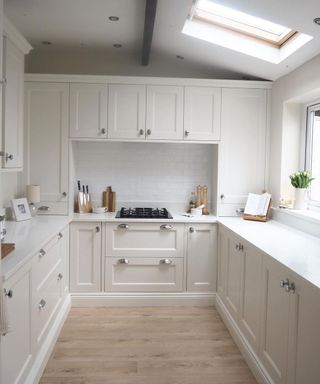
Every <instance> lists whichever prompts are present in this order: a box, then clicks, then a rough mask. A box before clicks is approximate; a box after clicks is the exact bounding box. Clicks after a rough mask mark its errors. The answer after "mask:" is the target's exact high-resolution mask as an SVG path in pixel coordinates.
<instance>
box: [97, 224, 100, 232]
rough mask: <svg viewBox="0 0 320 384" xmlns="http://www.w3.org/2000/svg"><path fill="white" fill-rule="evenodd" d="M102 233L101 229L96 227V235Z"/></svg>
mask: <svg viewBox="0 0 320 384" xmlns="http://www.w3.org/2000/svg"><path fill="white" fill-rule="evenodd" d="M99 232H100V227H99V226H98V225H97V226H96V233H99Z"/></svg>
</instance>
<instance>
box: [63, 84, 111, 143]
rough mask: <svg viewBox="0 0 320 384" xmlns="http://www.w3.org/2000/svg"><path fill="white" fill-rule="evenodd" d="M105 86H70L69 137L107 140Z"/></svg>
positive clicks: (106, 89)
mask: <svg viewBox="0 0 320 384" xmlns="http://www.w3.org/2000/svg"><path fill="white" fill-rule="evenodd" d="M107 102H108V88H107V85H106V84H85V83H83V84H81V83H72V84H70V137H71V138H97V139H105V138H107V124H108V121H107V108H108V104H107Z"/></svg>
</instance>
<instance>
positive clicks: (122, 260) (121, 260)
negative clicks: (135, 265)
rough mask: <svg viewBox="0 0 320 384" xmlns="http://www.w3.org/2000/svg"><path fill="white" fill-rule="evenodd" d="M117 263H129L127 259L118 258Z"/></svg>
mask: <svg viewBox="0 0 320 384" xmlns="http://www.w3.org/2000/svg"><path fill="white" fill-rule="evenodd" d="M118 263H119V264H129V260H128V259H119V260H118Z"/></svg>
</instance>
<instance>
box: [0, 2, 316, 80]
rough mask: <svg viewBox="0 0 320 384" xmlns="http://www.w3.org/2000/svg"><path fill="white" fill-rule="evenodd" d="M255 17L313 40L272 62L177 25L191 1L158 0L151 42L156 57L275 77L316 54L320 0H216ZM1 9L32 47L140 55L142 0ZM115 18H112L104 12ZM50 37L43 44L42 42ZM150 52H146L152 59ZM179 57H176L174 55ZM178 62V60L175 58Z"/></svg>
mask: <svg viewBox="0 0 320 384" xmlns="http://www.w3.org/2000/svg"><path fill="white" fill-rule="evenodd" d="M216 2H218V3H220V4H223V5H226V6H230V7H233V8H235V9H238V10H241V11H244V12H247V13H249V14H252V15H254V16H258V17H262V18H265V19H267V20H270V21H273V22H276V23H279V24H282V25H285V26H287V27H289V28H292V29H294V30H298V31H301V32H303V33H306V34H309V35H311V36H314V39H313V40H312V41H311V42H309V43H308V44H306V45H305V46H304V47H302V48H301V49H300V50H298V51H297V52H296V53H294V54H293V55H292V56H290V57H289V58H287V59H286V60H284V61H283V62H282V63H280V64H277V65H276V64H271V63H267V62H264V61H262V60H259V59H255V58H252V57H250V56H246V55H244V54H241V53H237V52H234V51H231V50H229V49H226V48H223V47H219V46H215V45H212V44H210V43H207V42H205V41H201V40H198V39H195V38H193V37H190V36H186V35H183V34H182V33H181V30H182V28H183V24H184V22H185V20H186V17H187V15H188V12H189V10H190V8H191V4H192V0H158V7H157V15H156V22H155V28H154V36H153V43H152V53H153V55H154V56H155V57H157V56H158V57H159V55H160V56H161V55H163V56H164V57H175V56H176V55H177V54H178V55H182V56H184V58H185V60H184V62H185V63H186V65H188V66H190V65H193V66H195V67H196V66H197V65H199V67H201V68H206V69H207V70H208V71H211V70H212V72H214V70H217V71H218V72H219V71H221V70H223V72H224V73H225V72H226V71H230V74H231V73H232V74H233V78H234V72H237V73H239V74H241V75H247V76H252V77H258V78H264V79H270V80H274V79H277V78H279V77H281V76H283V75H284V74H286V73H288V72H291V71H292V70H293V69H295V68H297V67H298V66H300V65H301V64H303V63H304V62H306V61H308V60H310V59H311V58H312V57H314V56H316V55H318V54H319V53H320V27H319V26H317V25H316V24H314V23H313V19H314V18H315V17H320V1H319V0H304V1H302V0H281V1H279V0H216ZM4 3H5V13H6V14H7V16H8V17H9V18H10V20H11V21H12V22H13V23H14V24H15V25H16V27H17V28H18V29H20V31H21V32H22V33H23V34H24V36H25V37H26V38H27V39H28V40H29V41H30V43H31V44H32V45H33V46H34V48H35V50H42V51H43V50H45V49H46V50H52V49H56V48H64V49H65V48H70V49H79V47H80V46H82V47H85V48H90V49H97V50H100V51H101V50H102V49H103V50H105V51H106V52H108V53H109V56H110V60H112V55H117V54H118V53H116V51H117V49H115V48H113V44H114V43H120V44H122V45H123V47H122V48H120V49H121V50H122V51H125V52H127V53H134V54H135V55H137V57H139V55H140V52H141V46H142V36H143V27H144V9H145V0H4ZM112 15H116V16H119V17H120V21H119V22H111V21H109V20H108V17H109V16H112ZM43 40H48V41H51V42H52V45H51V46H46V47H44V46H42V45H41V41H43ZM152 57H153V56H151V59H152ZM176 60H178V59H176ZM180 65H181V63H180Z"/></svg>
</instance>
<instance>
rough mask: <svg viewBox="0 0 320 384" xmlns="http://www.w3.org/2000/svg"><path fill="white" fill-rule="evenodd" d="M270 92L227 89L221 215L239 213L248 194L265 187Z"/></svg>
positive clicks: (223, 137)
mask: <svg viewBox="0 0 320 384" xmlns="http://www.w3.org/2000/svg"><path fill="white" fill-rule="evenodd" d="M266 134H267V91H266V90H265V89H240V88H237V89H232V88H228V89H223V90H222V112H221V145H220V152H219V180H218V190H219V194H218V195H219V215H220V216H236V210H237V209H239V208H244V206H245V203H246V201H247V197H248V193H249V192H253V193H261V191H262V190H263V189H264V188H265V186H266V184H265V173H266Z"/></svg>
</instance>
